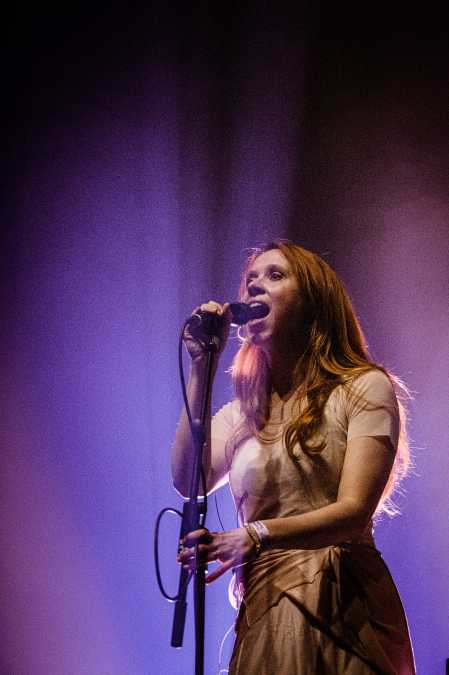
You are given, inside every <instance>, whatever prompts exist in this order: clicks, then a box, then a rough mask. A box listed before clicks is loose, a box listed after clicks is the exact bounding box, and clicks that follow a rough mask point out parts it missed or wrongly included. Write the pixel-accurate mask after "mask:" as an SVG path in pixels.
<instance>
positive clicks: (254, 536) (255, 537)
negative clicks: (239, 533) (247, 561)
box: [243, 523, 262, 556]
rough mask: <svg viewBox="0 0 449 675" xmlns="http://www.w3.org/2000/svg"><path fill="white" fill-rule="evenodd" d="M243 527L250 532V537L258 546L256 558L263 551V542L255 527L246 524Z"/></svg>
mask: <svg viewBox="0 0 449 675" xmlns="http://www.w3.org/2000/svg"><path fill="white" fill-rule="evenodd" d="M243 527H244V528H245V530H246V531H247V532H248V534H249V536H250V537H251V539H252V540H253V542H254V544H255V546H256V556H258V555H259V554H260V552H261V550H262V541H261V539H260V537H259V535H258V533H257V530H256V528H254V527H253V525H252V523H244V524H243Z"/></svg>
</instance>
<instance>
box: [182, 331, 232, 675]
mask: <svg viewBox="0 0 449 675" xmlns="http://www.w3.org/2000/svg"><path fill="white" fill-rule="evenodd" d="M206 330H207V328H206ZM208 332H209V331H208ZM212 333H213V331H212V330H210V334H206V335H203V336H202V341H203V342H204V343H205V345H206V351H207V361H206V370H205V375H204V379H203V382H202V392H201V415H200V418H199V419H194V420H192V436H193V450H194V461H193V467H192V475H191V481H190V490H189V499H188V501H186V502H184V507H183V512H182V521H181V530H180V537H179V538H180V541H181V540H182V539H183V538H184V537H185V536H186V534H188V533H189V532H192V531H193V530H197V529H199V528H201V527H204V523H205V520H206V511H207V500H206V495H204V497H203V499H200V498H199V491H200V480H201V474H202V470H203V469H202V467H203V449H204V444H205V442H206V440H207V429H206V421H207V412H208V404H209V401H210V396H211V388H212V372H213V366H214V361H215V358H216V354H217V352H218V349H219V346H220V341H219V338H218V337H217V336H216V335H215V334H212ZM195 558H196V561H197V564H196V565H195V572H194V609H195V611H194V615H195V675H203V673H204V623H205V583H206V582H205V578H206V566H205V565H198V553H197V551H195ZM189 581H190V573H189V572H188V571H187V570H185V569H184V568H183V567H181V572H180V577H179V584H178V596H177V600H176V604H175V613H174V617H173V628H172V637H171V646H172V647H182V641H183V635H184V626H185V618H186V610H187V602H186V595H187V586H188V583H189Z"/></svg>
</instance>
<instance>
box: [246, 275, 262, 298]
mask: <svg viewBox="0 0 449 675" xmlns="http://www.w3.org/2000/svg"><path fill="white" fill-rule="evenodd" d="M263 293H265V290H264V288H263V286H262V284H260V283H259V282H258V281H257V280H256V279H255V280H254V281H252V282H251V283H250V285H249V286H248V295H249V297H250V298H255V297H256V295H262V294H263Z"/></svg>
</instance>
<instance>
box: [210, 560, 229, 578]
mask: <svg viewBox="0 0 449 675" xmlns="http://www.w3.org/2000/svg"><path fill="white" fill-rule="evenodd" d="M233 567H234V562H233V561H232V560H227V561H226V562H225V563H223V564H222V565H220V566H219V567H217V568H216V569H214V570H213V572H209V573H208V574H207V575H206V584H211V583H212V582H213V581H215V580H216V579H219V578H220V577H221V576H222V575H223V574H225V573H226V572H227V571H228V570H230V569H232V568H233Z"/></svg>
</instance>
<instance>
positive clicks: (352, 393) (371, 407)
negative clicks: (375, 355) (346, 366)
mask: <svg viewBox="0 0 449 675" xmlns="http://www.w3.org/2000/svg"><path fill="white" fill-rule="evenodd" d="M347 415H348V440H350V439H351V438H357V437H360V436H388V437H389V439H390V441H391V444H392V446H393V448H394V449H395V450H396V448H397V445H398V439H399V427H400V422H399V407H398V402H397V398H396V394H395V393H394V389H393V385H392V383H391V381H390V379H389V378H388V377H387V375H385V373H383V372H382V371H380V370H370V371H369V372H367V373H364V374H363V375H360V376H359V377H357V378H356V379H355V380H354V381H353V382H352V383H351V385H350V390H349V392H348V394H347Z"/></svg>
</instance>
